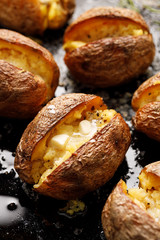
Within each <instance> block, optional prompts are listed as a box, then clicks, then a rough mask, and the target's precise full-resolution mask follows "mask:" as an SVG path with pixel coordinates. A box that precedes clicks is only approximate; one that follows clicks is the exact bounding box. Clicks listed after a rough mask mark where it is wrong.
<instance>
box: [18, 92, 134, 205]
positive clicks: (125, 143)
mask: <svg viewBox="0 0 160 240" xmlns="http://www.w3.org/2000/svg"><path fill="white" fill-rule="evenodd" d="M130 138H131V136H130V132H129V128H128V126H127V124H126V123H125V121H124V120H123V118H122V116H121V115H120V114H117V113H116V112H115V111H114V110H109V109H107V106H106V105H105V104H104V103H103V100H102V99H101V98H100V97H98V96H95V95H87V94H82V93H79V94H75V93H73V94H67V95H64V96H60V97H57V98H55V99H53V100H51V101H50V102H49V103H48V104H47V105H46V106H45V107H44V108H43V109H42V110H41V111H40V112H39V113H38V115H37V116H36V117H35V119H34V120H33V121H32V122H31V123H30V124H29V125H28V127H27V128H26V130H25V131H24V133H23V135H22V138H21V140H20V142H19V145H18V147H17V151H16V158H15V168H16V170H17V172H18V173H19V175H20V178H21V179H22V180H24V181H26V182H28V183H31V184H34V189H35V190H36V191H37V192H39V193H41V194H44V195H48V196H51V197H54V198H57V199H64V200H65V199H75V198H77V197H81V196H83V195H84V194H86V193H87V192H90V191H93V190H95V189H96V188H98V187H99V186H101V185H103V184H104V183H106V182H107V181H108V180H109V179H110V178H111V177H112V176H113V175H114V173H115V171H116V170H117V168H118V166H119V165H120V163H121V162H122V160H123V159H124V156H125V153H126V151H127V149H128V147H129V144H130ZM115 159H116V160H115Z"/></svg>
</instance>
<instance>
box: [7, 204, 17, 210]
mask: <svg viewBox="0 0 160 240" xmlns="http://www.w3.org/2000/svg"><path fill="white" fill-rule="evenodd" d="M7 208H8V210H10V211H14V210H16V209H17V205H16V204H15V203H10V204H8V206H7Z"/></svg>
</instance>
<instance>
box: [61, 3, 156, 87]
mask: <svg viewBox="0 0 160 240" xmlns="http://www.w3.org/2000/svg"><path fill="white" fill-rule="evenodd" d="M63 48H64V49H65V50H66V54H65V57H64V61H65V63H66V65H67V66H68V68H69V70H70V72H71V74H72V75H73V76H74V77H75V79H77V80H79V81H80V82H82V83H85V84H87V85H94V86H97V87H110V86H116V85H119V84H123V83H126V82H128V81H129V80H131V79H133V78H135V77H137V76H138V75H140V74H142V73H143V72H145V70H146V69H147V68H148V66H149V65H150V64H151V62H152V61H153V58H154V55H155V46H154V43H153V39H152V35H151V34H150V32H149V28H148V26H147V24H146V22H145V21H144V19H143V17H142V16H141V15H140V14H138V13H137V12H134V11H133V10H129V9H123V8H113V7H99V8H93V9H91V10H89V11H87V12H85V13H84V14H82V15H81V16H80V17H79V18H78V19H77V20H75V21H74V22H73V23H72V24H71V25H70V26H69V27H68V28H67V29H66V31H65V34H64V45H63Z"/></svg>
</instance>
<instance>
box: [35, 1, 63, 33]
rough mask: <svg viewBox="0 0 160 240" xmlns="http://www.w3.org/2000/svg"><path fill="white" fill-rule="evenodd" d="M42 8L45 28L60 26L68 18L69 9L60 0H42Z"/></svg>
mask: <svg viewBox="0 0 160 240" xmlns="http://www.w3.org/2000/svg"><path fill="white" fill-rule="evenodd" d="M40 9H41V13H42V16H43V18H44V29H46V28H51V29H55V28H59V27H60V26H62V25H63V24H64V23H65V22H66V20H67V11H66V10H65V9H64V8H63V6H62V4H61V1H60V0H40Z"/></svg>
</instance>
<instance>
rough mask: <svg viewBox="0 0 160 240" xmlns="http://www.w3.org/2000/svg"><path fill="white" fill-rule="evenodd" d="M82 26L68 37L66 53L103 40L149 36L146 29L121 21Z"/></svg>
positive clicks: (93, 21) (96, 21)
mask: <svg viewBox="0 0 160 240" xmlns="http://www.w3.org/2000/svg"><path fill="white" fill-rule="evenodd" d="M85 25H87V26H84V27H83V25H82V26H81V29H80V31H74V32H72V33H70V34H68V35H69V36H68V38H67V37H66V41H65V44H64V46H63V48H64V49H65V50H66V51H72V50H73V49H75V48H78V47H80V46H82V45H85V44H86V43H89V42H93V41H96V40H99V39H103V38H111V37H119V36H129V35H131V36H140V35H143V34H148V32H147V31H146V30H145V29H142V28H141V27H140V26H139V25H137V24H134V23H130V22H127V21H126V22H125V21H120V20H106V21H105V20H104V21H102V20H96V19H95V20H92V21H91V22H89V23H88V24H87V23H85Z"/></svg>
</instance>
